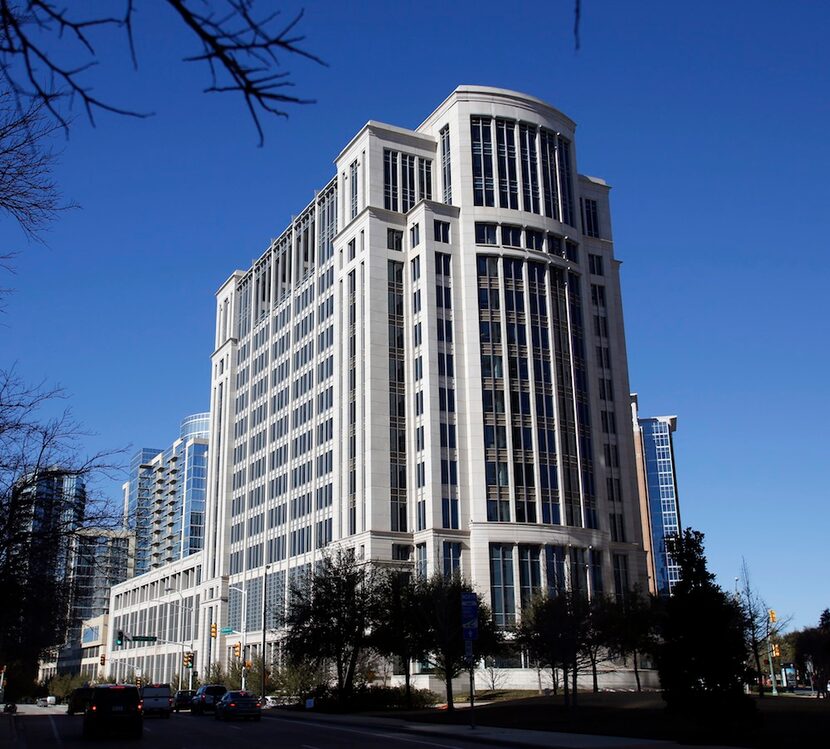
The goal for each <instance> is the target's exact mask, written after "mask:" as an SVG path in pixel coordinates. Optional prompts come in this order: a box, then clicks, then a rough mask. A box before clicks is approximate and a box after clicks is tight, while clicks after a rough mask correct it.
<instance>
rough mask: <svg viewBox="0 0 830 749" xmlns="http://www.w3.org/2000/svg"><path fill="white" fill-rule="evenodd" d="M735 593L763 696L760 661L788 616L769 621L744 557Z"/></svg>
mask: <svg viewBox="0 0 830 749" xmlns="http://www.w3.org/2000/svg"><path fill="white" fill-rule="evenodd" d="M737 595H738V599H739V603H740V605H741V608H742V609H743V611H744V616H745V617H746V640H747V648H748V649H749V652H750V657H751V659H752V667H753V669H754V671H755V674H756V677H757V679H758V695H759V696H760V697H763V696H764V678H763V673H764V669H763V667H762V663H761V662H762V660H764V658H765V657H766V650H767V644H768V642H769V640H770V638H774V637H777V636H778V635H780V634H781V633H782V632H783V631H784V630H785V629H786V628H787V626H788V624H789V621H790V618H789V617H782V618H781V619H778V620H777V621H775V622H771V621H770V610H769V607H768V606H767V602H766V601H765V600H764V598H763V597H762V596H761V594H760V593H759V592H758V589H757V588H756V587H755V586H754V585H753V584H752V581H751V579H750V575H749V566H748V565H747V563H746V559H743V560H742V561H741V578H740V590H739V591H738V592H737Z"/></svg>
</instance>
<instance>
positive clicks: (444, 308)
mask: <svg viewBox="0 0 830 749" xmlns="http://www.w3.org/2000/svg"><path fill="white" fill-rule="evenodd" d="M435 293H436V297H437V300H438V303H437V308H436V309H437V315H436V325H437V331H436V332H437V339H438V408H439V417H438V418H439V429H440V448H441V520H442V526H443V527H444V528H458V527H459V519H458V455H457V447H456V415H455V364H454V351H455V349H454V343H453V311H452V256H451V255H449V254H448V253H446V252H436V253H435Z"/></svg>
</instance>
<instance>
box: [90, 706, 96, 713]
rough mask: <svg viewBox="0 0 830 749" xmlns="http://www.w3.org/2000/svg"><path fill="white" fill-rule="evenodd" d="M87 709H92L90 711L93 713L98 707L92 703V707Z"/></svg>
mask: <svg viewBox="0 0 830 749" xmlns="http://www.w3.org/2000/svg"><path fill="white" fill-rule="evenodd" d="M89 709H90V710H92V712H93V713H94V712H95V711H96V710H97V709H98V706H97V705H92V707H90V708H89Z"/></svg>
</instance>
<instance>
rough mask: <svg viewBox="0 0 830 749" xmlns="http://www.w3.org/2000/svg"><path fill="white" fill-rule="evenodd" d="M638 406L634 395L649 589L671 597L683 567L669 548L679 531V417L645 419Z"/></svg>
mask: <svg viewBox="0 0 830 749" xmlns="http://www.w3.org/2000/svg"><path fill="white" fill-rule="evenodd" d="M637 406H638V404H637V396H636V394H633V395H632V396H631V413H632V422H633V423H632V425H633V428H634V444H635V450H636V454H637V477H638V485H639V490H640V517H641V522H642V526H643V537H644V538H643V540H644V547H645V550H646V562H647V566H648V583H649V591H650V592H651V593H653V594H655V595H661V596H669V595H671V593H672V589H673V587H674V586H675V585H676V584H677V582H678V581H679V580H680V568H679V567H678V566H677V563H676V562H675V560H674V559H673V558H672V556H671V554H669V552H668V549H667V548H666V538H667V537H669V536H674V535H677V534H678V533H680V504H679V501H678V495H677V474H676V472H675V462H674V438H673V437H672V435H673V434H674V431H675V429H677V417H676V416H653V417H650V418H642V417H640V415H639V413H638V411H637Z"/></svg>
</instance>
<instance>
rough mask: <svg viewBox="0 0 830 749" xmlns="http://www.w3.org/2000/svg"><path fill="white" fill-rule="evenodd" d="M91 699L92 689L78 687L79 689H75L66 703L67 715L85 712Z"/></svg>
mask: <svg viewBox="0 0 830 749" xmlns="http://www.w3.org/2000/svg"><path fill="white" fill-rule="evenodd" d="M90 697H92V687H78V688H77V689H73V690H72V693H71V694H70V695H69V699H68V700H67V703H66V712H67V714H68V715H74V714H75V713H82V712H84V710H86V705H87V703H88V702H89V698H90Z"/></svg>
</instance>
